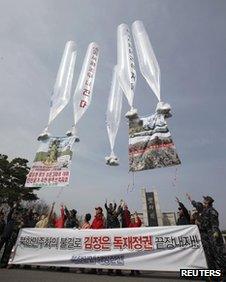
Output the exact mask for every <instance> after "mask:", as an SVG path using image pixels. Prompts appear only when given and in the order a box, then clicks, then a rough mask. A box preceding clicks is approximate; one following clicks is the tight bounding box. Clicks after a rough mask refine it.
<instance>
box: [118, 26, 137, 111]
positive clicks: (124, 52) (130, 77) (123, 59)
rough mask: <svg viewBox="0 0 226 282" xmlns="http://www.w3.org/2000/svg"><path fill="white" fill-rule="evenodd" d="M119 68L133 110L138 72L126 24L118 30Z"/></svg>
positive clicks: (120, 77) (119, 75) (121, 81)
mask: <svg viewBox="0 0 226 282" xmlns="http://www.w3.org/2000/svg"><path fill="white" fill-rule="evenodd" d="M117 66H118V79H119V83H120V85H121V88H122V90H123V92H124V94H125V96H126V98H127V100H128V103H129V105H130V107H131V108H133V98H134V90H135V86H136V70H135V63H134V56H133V48H132V41H131V35H130V31H129V28H128V26H127V25H126V24H121V25H119V26H118V30H117Z"/></svg>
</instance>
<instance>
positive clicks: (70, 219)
mask: <svg viewBox="0 0 226 282" xmlns="http://www.w3.org/2000/svg"><path fill="white" fill-rule="evenodd" d="M64 211H65V215H66V221H65V227H66V228H78V227H79V222H78V219H77V217H76V215H74V216H72V215H71V214H70V212H69V211H68V209H67V208H65V209H64Z"/></svg>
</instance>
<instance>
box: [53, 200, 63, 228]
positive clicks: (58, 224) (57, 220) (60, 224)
mask: <svg viewBox="0 0 226 282" xmlns="http://www.w3.org/2000/svg"><path fill="white" fill-rule="evenodd" d="M65 219H66V216H65V213H64V206H63V205H61V209H60V217H58V218H55V219H54V220H53V224H54V227H55V228H64V223H65Z"/></svg>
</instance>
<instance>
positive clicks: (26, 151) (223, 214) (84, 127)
mask: <svg viewBox="0 0 226 282" xmlns="http://www.w3.org/2000/svg"><path fill="white" fill-rule="evenodd" d="M0 4H1V9H0V38H1V43H0V89H1V94H0V95H1V100H0V120H1V123H0V130H1V138H0V148H1V153H4V154H8V155H9V157H10V158H14V157H18V156H20V157H23V158H27V159H28V160H29V161H30V163H31V162H32V160H33V158H34V155H35V152H36V150H37V148H38V142H37V141H36V137H37V136H38V135H39V133H40V132H41V131H42V130H43V129H44V127H45V125H46V124H47V120H48V115H49V103H50V95H51V91H52V88H53V85H54V82H55V78H56V74H57V70H58V67H59V63H60V60H61V56H62V52H63V49H64V45H65V43H66V41H68V40H74V41H75V42H76V43H77V46H78V56H77V60H76V68H75V80H74V86H75V83H76V81H77V78H78V74H79V72H80V69H81V65H82V61H83V58H84V55H85V52H86V48H87V46H88V44H89V43H90V42H91V41H96V42H97V43H98V44H99V46H100V49H101V50H100V52H101V53H100V59H99V65H98V69H97V75H96V80H95V85H94V93H93V101H92V104H91V106H90V108H89V109H88V111H87V112H86V114H85V115H84V116H83V118H82V119H81V120H80V122H79V136H80V139H81V142H80V143H79V144H76V146H75V153H74V159H73V164H72V169H71V170H72V174H71V181H70V185H69V187H68V188H64V189H63V191H62V193H61V195H60V196H59V199H56V197H57V194H58V193H59V190H60V188H56V189H55V188H52V189H50V188H45V189H42V190H41V191H40V192H39V196H40V197H41V198H43V199H45V200H46V201H47V202H51V201H54V200H57V201H58V203H59V202H63V203H65V204H67V205H68V207H71V208H72V207H73V208H76V209H77V210H78V212H79V213H80V214H82V213H84V212H92V211H93V208H94V207H95V206H96V205H103V204H104V201H105V199H106V198H107V199H108V200H109V201H113V200H115V201H119V200H120V199H121V198H124V199H125V201H126V202H127V203H128V205H129V208H130V209H131V211H134V210H138V211H140V210H141V200H140V194H141V193H140V189H141V188H142V187H145V188H146V189H147V190H149V191H151V190H153V188H155V189H156V190H157V191H158V194H159V200H160V205H161V209H162V211H172V210H175V211H176V207H177V205H176V202H175V196H178V197H179V198H180V199H181V201H183V202H184V203H185V204H186V206H187V207H190V205H189V203H188V202H187V200H186V198H185V193H186V192H189V193H190V194H191V195H192V197H193V198H194V199H196V200H201V198H202V195H211V196H212V197H213V198H214V199H215V203H214V204H215V207H216V209H217V210H218V211H219V214H220V222H221V226H222V227H224V228H226V204H225V202H226V185H225V178H226V158H225V155H226V126H225V121H226V114H225V107H226V93H225V89H226V32H225V27H226V1H224V0H222V1H220V0H218V1H212V0H206V1H202V0H190V1H187V0H162V1H159V0H124V1H122V0H114V1H112V0H108V1H106V0H90V1H89V0H67V1H63V0H61V1H60V0H54V1H53V0H52V1H51V0H39V1H30V0H26V1H25V0H20V1H9V0H7V1H2V0H1V1H0ZM137 19H139V20H142V21H143V22H144V25H145V27H146V30H147V32H148V34H149V36H150V39H151V42H152V45H153V48H154V51H155V54H156V57H157V60H158V62H159V65H160V69H161V91H162V99H163V100H164V101H165V102H168V103H170V104H171V106H172V109H173V113H174V115H173V117H172V118H171V119H170V120H168V124H169V129H170V130H171V133H172V136H173V139H174V142H175V144H176V147H177V151H178V154H179V156H180V159H181V162H182V164H181V166H179V167H178V170H177V172H176V169H175V167H171V168H161V169H155V170H148V171H144V172H138V173H136V174H135V180H134V188H133V187H132V183H133V179H132V175H131V174H130V173H128V128H127V127H128V126H127V123H126V119H125V118H124V114H125V113H126V112H127V111H128V109H129V108H128V104H127V102H126V100H125V99H124V104H123V116H122V121H121V125H120V129H119V132H118V138H117V141H116V147H115V151H116V152H117V154H118V156H119V158H120V166H118V167H108V166H106V165H105V161H104V157H105V156H106V154H109V152H110V149H109V142H108V137H107V133H106V128H105V112H106V104H107V99H108V94H109V90H110V83H111V76H112V69H113V66H114V65H115V63H116V29H117V26H118V25H119V24H121V23H123V22H124V23H127V24H128V25H131V24H132V23H133V21H135V20H137ZM136 62H137V58H136ZM136 69H137V73H138V81H137V86H136V92H135V107H136V108H138V110H139V113H140V114H150V113H153V111H154V109H155V106H156V103H157V100H156V98H155V96H154V94H153V93H152V91H151V90H150V88H149V87H148V85H147V83H146V82H145V80H144V79H143V78H142V76H141V75H140V73H139V67H138V63H137V66H136ZM74 86H73V90H74ZM72 120H73V114H72V106H71V105H69V106H68V107H67V108H66V109H65V111H64V112H63V114H62V115H60V116H59V118H57V119H56V120H55V122H54V124H53V126H52V127H51V133H53V134H57V135H60V134H64V133H65V132H66V131H67V130H68V129H69V128H70V126H71V125H72ZM175 175H177V177H176V181H175V180H174V179H175ZM128 185H129V189H128Z"/></svg>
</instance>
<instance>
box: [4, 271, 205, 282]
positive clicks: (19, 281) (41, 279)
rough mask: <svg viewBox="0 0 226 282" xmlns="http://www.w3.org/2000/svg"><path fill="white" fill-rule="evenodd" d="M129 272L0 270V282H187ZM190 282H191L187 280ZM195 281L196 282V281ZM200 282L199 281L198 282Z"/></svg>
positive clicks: (152, 274)
mask: <svg viewBox="0 0 226 282" xmlns="http://www.w3.org/2000/svg"><path fill="white" fill-rule="evenodd" d="M128 274H129V272H127V273H126V275H125V276H108V275H95V274H80V273H71V272H70V273H67V272H58V271H49V270H35V269H34V270H33V269H32V270H25V269H0V281H1V282H52V281H53V282H61V281H62V282H72V281H73V282H75V281H76V282H77V281H79V282H80V281H81V282H90V281H91V282H97V281H98V282H106V281H107V282H128V281H131V282H155V281H156V282H178V281H181V282H185V281H188V280H182V279H177V278H176V277H175V275H174V277H173V276H172V275H170V276H169V275H167V274H166V273H165V274H164V273H161V276H160V275H159V274H158V275H156V273H145V274H144V275H142V276H141V277H130V276H128ZM189 281H192V280H189ZM196 281H197V280H196ZM199 281H200V280H199Z"/></svg>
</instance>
